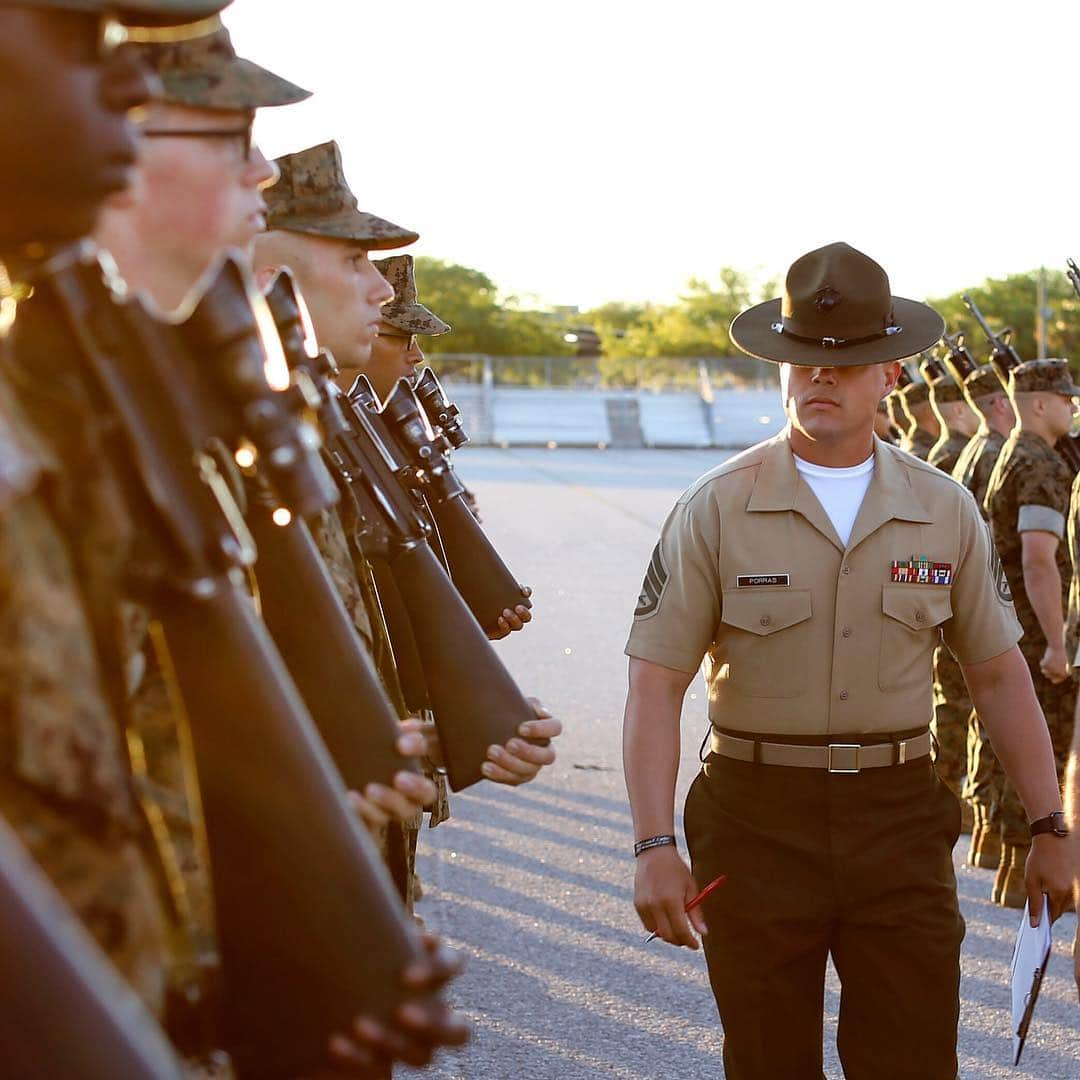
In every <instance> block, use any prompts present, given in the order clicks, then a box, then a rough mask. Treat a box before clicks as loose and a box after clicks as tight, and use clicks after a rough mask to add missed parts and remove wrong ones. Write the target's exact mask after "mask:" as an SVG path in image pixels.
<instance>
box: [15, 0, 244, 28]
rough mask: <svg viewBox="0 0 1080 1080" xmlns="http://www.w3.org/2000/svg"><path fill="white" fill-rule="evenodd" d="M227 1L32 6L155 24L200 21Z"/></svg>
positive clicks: (64, 0)
mask: <svg viewBox="0 0 1080 1080" xmlns="http://www.w3.org/2000/svg"><path fill="white" fill-rule="evenodd" d="M231 3H232V0H33V6H34V7H50V8H60V9H61V10H63V11H88V12H92V13H94V14H104V13H106V12H110V11H115V12H117V13H118V14H119V16H120V18H121V19H123V20H124V21H125V22H130V23H134V24H136V25H138V24H139V23H144V24H147V25H155V26H183V25H184V24H185V23H194V22H201V21H202V20H203V19H208V18H209V17H210V16H211V15H216V14H217V13H218V12H219V11H221V10H222V9H223V8H227V7H228V6H229V4H231Z"/></svg>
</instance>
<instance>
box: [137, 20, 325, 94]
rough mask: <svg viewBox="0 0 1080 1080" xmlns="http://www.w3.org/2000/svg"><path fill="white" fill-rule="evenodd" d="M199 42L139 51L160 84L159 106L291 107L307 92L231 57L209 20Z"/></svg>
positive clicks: (220, 30) (227, 41) (223, 33)
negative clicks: (162, 103) (165, 104)
mask: <svg viewBox="0 0 1080 1080" xmlns="http://www.w3.org/2000/svg"><path fill="white" fill-rule="evenodd" d="M207 29H208V32H207V33H206V34H204V35H203V36H202V37H197V38H190V39H188V40H184V41H175V42H170V43H167V44H155V45H144V46H143V47H142V52H141V55H142V56H143V57H144V59H145V60H146V62H147V64H148V66H149V67H150V68H151V69H152V70H153V71H154V73H155V74H156V75H157V76H158V77H159V78H160V79H161V82H162V86H163V88H164V92H163V93H162V94H161V95H160V96H159V98H158V100H160V101H166V102H168V103H170V104H172V105H187V106H189V107H191V108H197V109H235V110H248V109H262V108H270V107H272V106H276V105H293V104H295V103H296V102H298V101H303V100H304V99H305V98H309V97H311V92H310V91H309V90H304V89H302V88H301V87H299V86H296V85H295V84H293V83H291V82H289V81H288V80H287V79H283V78H281V76H280V75H275V74H274V73H273V72H271V71H267V70H266V69H265V68H263V67H260V66H259V65H258V64H255V63H253V62H252V61H250V60H244V59H242V58H241V57H239V56H237V55H236V50H235V49H234V48H233V45H232V39H231V38H230V37H229V31H228V30H226V29H225V27H224V26H222V25H221V20H220V19H214V20H211V22H210V24H209V25H208V28H207Z"/></svg>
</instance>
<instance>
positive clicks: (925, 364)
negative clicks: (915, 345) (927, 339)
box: [919, 349, 949, 386]
mask: <svg viewBox="0 0 1080 1080" xmlns="http://www.w3.org/2000/svg"><path fill="white" fill-rule="evenodd" d="M919 355H920V356H921V357H922V363H921V364H920V365H919V371H920V372H922V377H923V378H924V379H925V380H926V383H927V385H928V386H934V385H935V384H936V383H939V382H941V380H942V379H948V377H949V372H948V371H947V370H946V368H945V365H944V364H943V363H942V362H941V360H940V358H939V357H938V356H937V355H936V354H935V353H934V352H933V351H932V350H930V349H926V350H924V351H923V352H921V353H919Z"/></svg>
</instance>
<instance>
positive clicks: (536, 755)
mask: <svg viewBox="0 0 1080 1080" xmlns="http://www.w3.org/2000/svg"><path fill="white" fill-rule="evenodd" d="M506 749H507V751H508V752H509V753H510V754H512V755H513V756H514V757H516V758H517V759H518V760H519V761H527V762H529V763H530V764H532V765H538V766H540V767H543V766H544V765H550V764H552V762H554V760H555V751H554V750H552V749H551V747H550V746H547V745H537V744H536V743H531V742H526V741H525V740H524V739H511V740H510V741H509V742H508V743H507V744H506Z"/></svg>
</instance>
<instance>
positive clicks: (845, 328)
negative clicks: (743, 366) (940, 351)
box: [731, 243, 945, 367]
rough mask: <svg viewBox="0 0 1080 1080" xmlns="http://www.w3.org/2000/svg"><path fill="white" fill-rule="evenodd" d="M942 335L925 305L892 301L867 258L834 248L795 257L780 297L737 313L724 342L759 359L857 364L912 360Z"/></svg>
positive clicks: (878, 270)
mask: <svg viewBox="0 0 1080 1080" xmlns="http://www.w3.org/2000/svg"><path fill="white" fill-rule="evenodd" d="M944 330H945V323H944V320H943V319H942V318H941V316H940V315H939V314H938V313H937V312H936V311H934V309H933V308H931V307H928V306H927V305H926V304H921V303H919V302H918V301H916V300H905V299H904V298H903V297H900V296H893V295H892V290H891V289H890V286H889V278H888V275H887V274H886V273H885V271H884V270H883V269H882V268H881V267H880V266H879V265H878V264H877V263H876V262H874V260H873V259H871V258H870V257H869V256H867V255H864V254H863V253H862V252H861V251H856V250H855V248H853V247H851V246H850V245H848V244H843V243H839V244H829V245H828V246H827V247H823V248H818V249H817V250H816V251H811V252H810V253H809V254H807V255H803V256H802V258H800V259H796V261H795V262H793V263H792V264H791V268H790V269H789V270H788V273H787V279H786V281H785V283H784V295H783V296H781V297H778V298H777V299H775V300H768V301H766V302H765V303H764V304H758V305H756V306H755V307H752V308H749V309H748V310H746V311H744V312H742V314H740V315H738V316H737V317H736V318H735V321H734V322H733V323H732V324H731V340H732V341H734V342H735V344H736V345H737V346H738V347H739V348H740V349H742V351H743V352H745V353H749V354H750V355H751V356H756V357H757V358H758V359H760V360H772V361H774V362H776V363H787V364H799V365H802V366H804V367H821V366H825V367H857V366H861V365H866V364H881V363H884V362H885V361H888V360H902V359H904V358H905V357H908V356H915V355H916V354H918V353H920V352H922V351H923V350H924V349H927V348H929V347H930V346H931V345H933V344H934V342H936V341H937V340H938V339H939V338H940V337H941V335H942V333H943V332H944Z"/></svg>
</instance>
